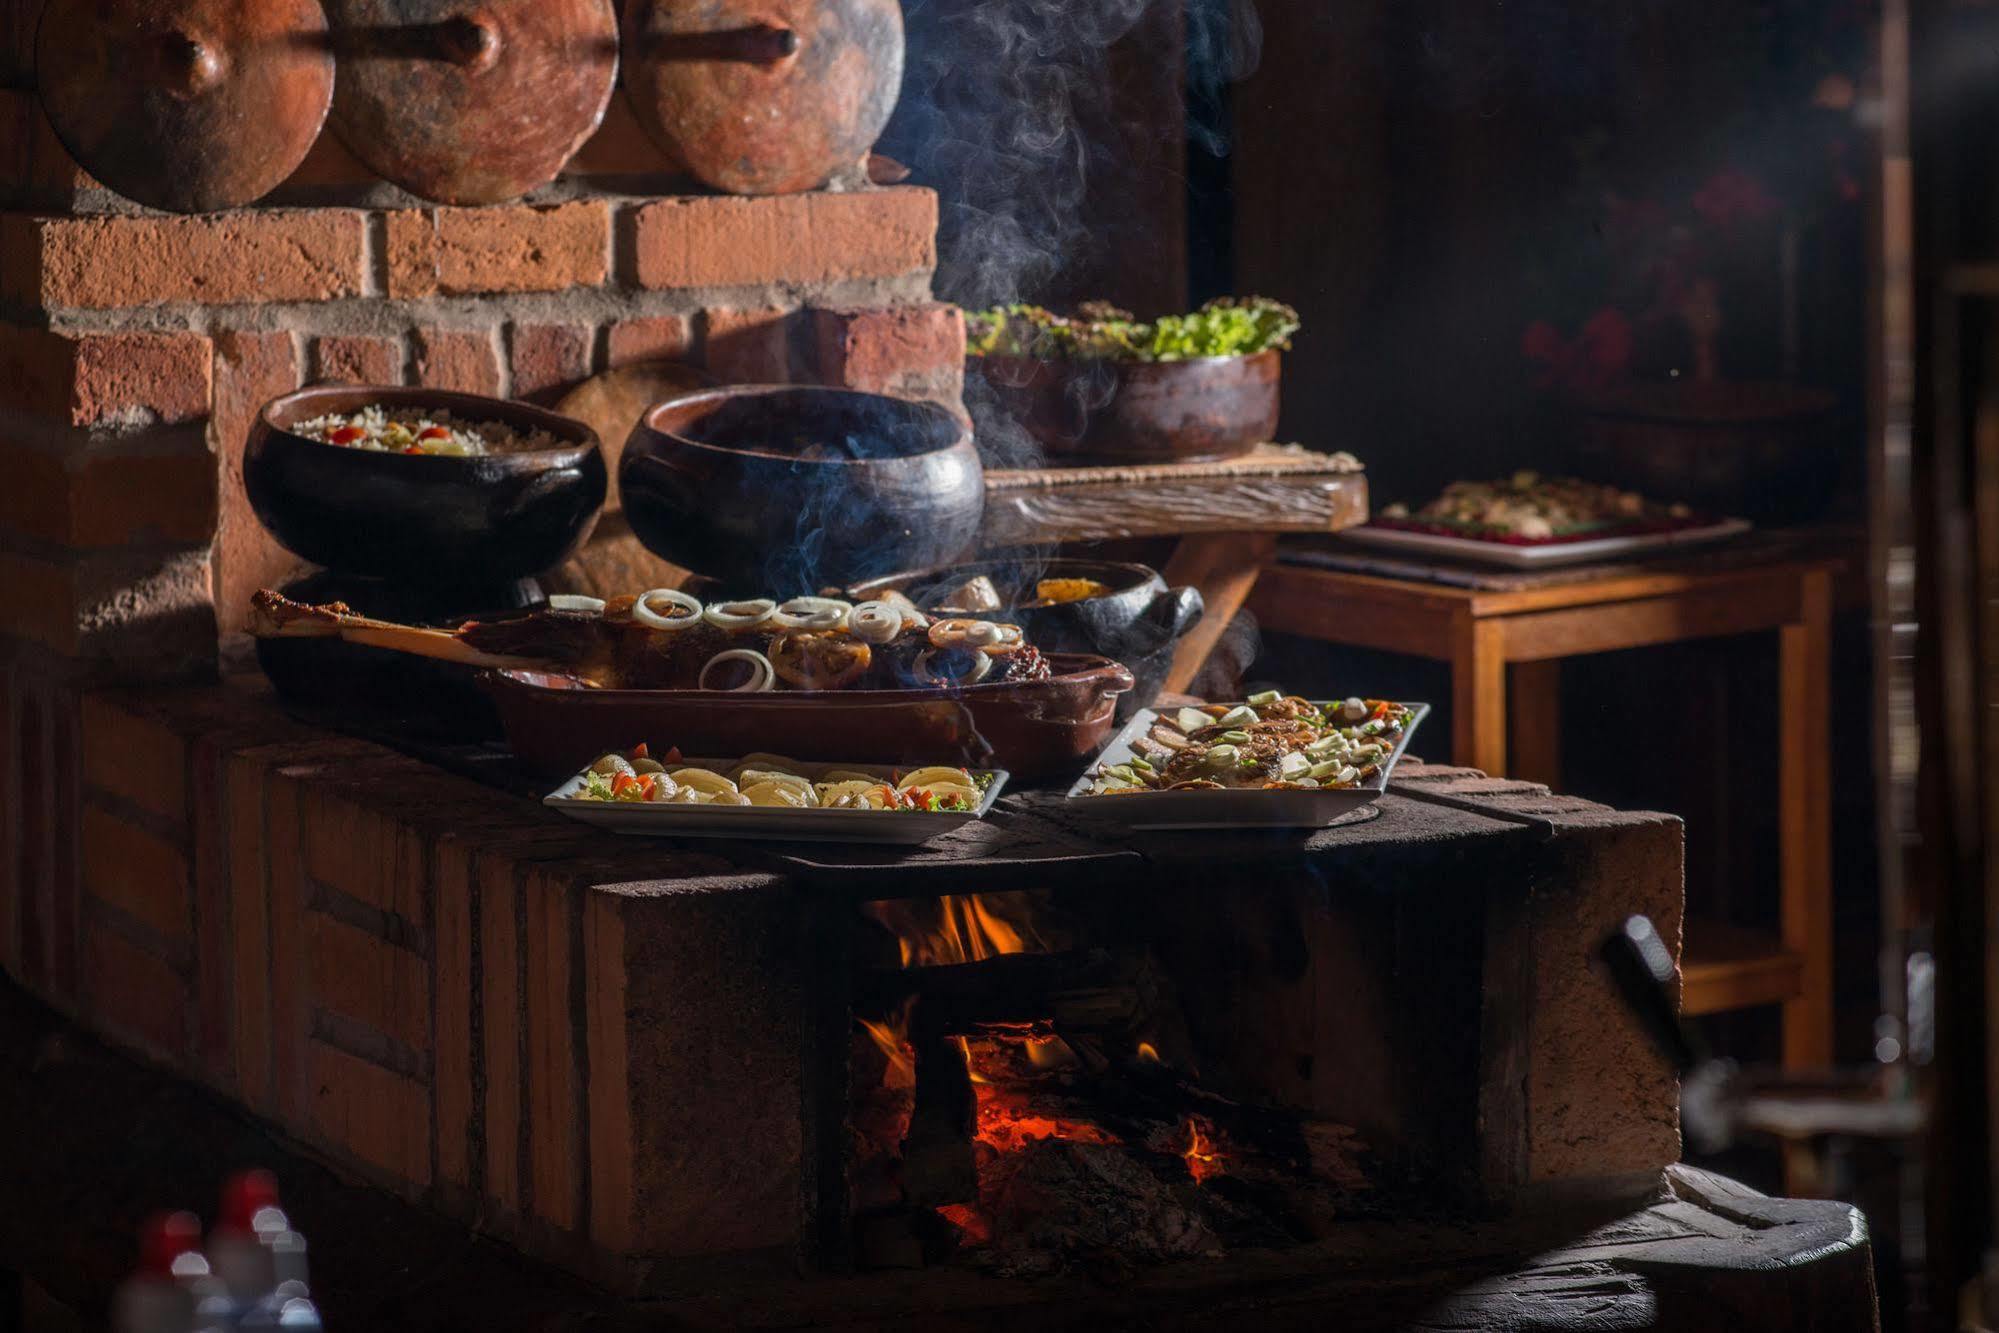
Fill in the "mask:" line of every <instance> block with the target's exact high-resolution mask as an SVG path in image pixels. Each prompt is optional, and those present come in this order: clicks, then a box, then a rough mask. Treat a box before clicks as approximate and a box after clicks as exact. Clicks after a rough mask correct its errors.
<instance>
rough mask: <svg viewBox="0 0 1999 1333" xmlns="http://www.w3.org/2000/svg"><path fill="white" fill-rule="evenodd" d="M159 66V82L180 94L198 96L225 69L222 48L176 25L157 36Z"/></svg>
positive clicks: (206, 89) (218, 80)
mask: <svg viewBox="0 0 1999 1333" xmlns="http://www.w3.org/2000/svg"><path fill="white" fill-rule="evenodd" d="M160 70H161V78H160V82H161V83H163V84H165V85H167V86H168V87H169V88H171V89H172V90H173V91H174V92H175V93H178V94H179V95H180V96H182V97H199V96H201V94H203V93H205V92H207V91H209V90H210V89H211V88H213V87H215V86H216V85H217V84H219V83H221V82H222V80H223V77H224V75H225V74H226V73H227V72H228V71H227V62H226V60H225V59H224V57H223V54H222V52H220V51H218V50H216V49H215V47H213V46H211V45H209V44H208V43H207V42H204V41H202V40H201V39H200V38H198V37H196V36H194V35H193V34H191V33H187V32H183V31H181V30H180V29H178V28H176V29H174V30H172V31H171V32H168V33H167V34H165V36H163V37H162V38H161V40H160Z"/></svg>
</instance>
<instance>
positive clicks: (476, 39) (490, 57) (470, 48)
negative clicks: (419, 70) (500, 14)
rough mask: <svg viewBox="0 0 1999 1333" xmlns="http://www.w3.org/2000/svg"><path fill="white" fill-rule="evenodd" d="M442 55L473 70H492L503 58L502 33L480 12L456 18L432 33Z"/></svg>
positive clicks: (443, 23) (440, 24) (452, 17)
mask: <svg viewBox="0 0 1999 1333" xmlns="http://www.w3.org/2000/svg"><path fill="white" fill-rule="evenodd" d="M432 31H433V33H434V35H435V38H436V41H437V51H438V54H439V55H441V56H443V57H444V58H445V59H446V60H449V61H450V62H451V63H452V64H454V65H458V66H461V67H462V68H465V69H470V70H482V69H490V68H491V67H492V65H493V62H494V61H496V60H498V59H499V58H500V30H499V29H498V28H497V27H495V26H494V25H493V21H492V20H491V19H490V18H488V17H487V16H486V15H485V14H483V13H480V12H478V11H477V10H474V11H472V12H471V13H467V14H454V15H452V16H451V17H450V18H448V19H445V20H443V21H442V22H440V23H438V24H437V25H436V27H435V28H434V29H433V30H432Z"/></svg>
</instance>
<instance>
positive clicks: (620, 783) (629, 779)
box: [611, 773, 639, 796]
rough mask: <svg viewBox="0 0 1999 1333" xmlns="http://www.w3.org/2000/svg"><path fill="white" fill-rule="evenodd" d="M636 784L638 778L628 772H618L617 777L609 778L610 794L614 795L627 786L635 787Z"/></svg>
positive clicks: (637, 783)
mask: <svg viewBox="0 0 1999 1333" xmlns="http://www.w3.org/2000/svg"><path fill="white" fill-rule="evenodd" d="M638 785H639V780H638V779H637V778H635V777H633V776H632V775H631V774H630V773H620V774H618V776H617V777H615V778H612V779H611V795H613V796H616V795H618V794H619V793H620V792H622V791H624V790H625V789H626V788H627V787H636V786H638Z"/></svg>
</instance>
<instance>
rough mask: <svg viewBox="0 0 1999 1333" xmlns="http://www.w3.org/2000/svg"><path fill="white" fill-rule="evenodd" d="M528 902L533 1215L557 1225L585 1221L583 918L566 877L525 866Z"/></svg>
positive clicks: (570, 1226)
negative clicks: (580, 1000)
mask: <svg viewBox="0 0 1999 1333" xmlns="http://www.w3.org/2000/svg"><path fill="white" fill-rule="evenodd" d="M523 892H524V893H525V894H526V908H527V922H528V929H527V938H526V940H525V944H526V947H527V994H526V997H525V998H526V1003H527V1032H528V1069H527V1085H528V1169H529V1178H530V1180H531V1181H532V1189H533V1194H532V1198H533V1206H534V1214H535V1216H536V1217H538V1218H540V1219H541V1220H543V1221H545V1222H548V1223H550V1224H551V1225H553V1226H555V1227H558V1228H560V1229H561V1230H563V1231H575V1230H578V1229H579V1228H580V1227H581V1226H582V1223H583V1197H582V1196H583V1181H584V1171H583V1163H582V1160H581V1159H582V1152H583V1127H582V1125H581V1123H580V1117H579V1115H578V1114H577V1112H578V1109H579V1098H580V1097H581V1094H582V1085H581V1082H580V1080H579V1071H578V1069H577V1054H578V1047H579V1042H578V1038H579V1036H581V1035H583V1034H582V1033H580V1032H579V1031H578V1028H579V1023H578V1015H577V1014H576V1013H575V1012H574V1011H573V1008H572V998H573V997H572V995H571V989H572V988H571V985H570V979H571V977H572V975H573V973H572V971H571V964H572V962H573V957H574V952H575V951H576V950H577V948H578V947H579V943H580V942H579V939H578V934H579V932H580V927H581V922H580V913H579V912H578V911H576V910H575V909H576V907H577V902H576V888H575V886H574V885H573V884H572V883H571V882H570V880H569V878H568V877H567V876H564V875H561V874H558V873H554V872H549V871H543V870H542V869H541V868H539V867H536V866H530V867H528V870H527V875H526V878H525V880H524V881H523Z"/></svg>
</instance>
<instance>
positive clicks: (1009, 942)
mask: <svg viewBox="0 0 1999 1333" xmlns="http://www.w3.org/2000/svg"><path fill="white" fill-rule="evenodd" d="M1037 896H1038V895H1036V894H1035V893H1034V892H1033V891H1032V890H1018V891H1009V892H1005V893H975V894H965V895H962V896H954V895H948V894H947V895H946V896H944V897H942V898H939V899H937V900H936V901H935V902H934V903H929V902H921V901H905V902H885V903H870V904H868V907H867V912H868V914H869V915H870V916H872V917H874V919H875V920H877V921H879V922H881V924H882V925H884V926H886V927H888V929H889V930H891V931H893V932H894V933H895V937H896V939H897V941H898V942H899V943H900V945H901V946H902V965H903V966H904V967H940V966H946V965H949V964H952V963H976V962H979V961H980V960H982V959H986V958H997V957H999V956H1001V955H1002V954H1011V953H1039V952H1045V951H1046V950H1048V949H1049V948H1051V947H1052V946H1051V945H1050V944H1049V942H1048V941H1047V940H1046V939H1044V938H1043V936H1042V934H1041V932H1040V930H1039V929H1037V927H1036V925H1035V922H1034V917H1035V914H1036V911H1037V906H1038V905H1037V903H1036V902H1035V899H1036V897H1037Z"/></svg>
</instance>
